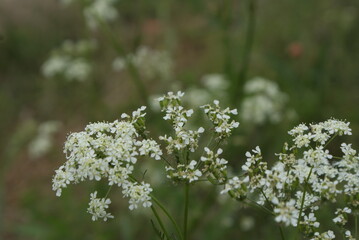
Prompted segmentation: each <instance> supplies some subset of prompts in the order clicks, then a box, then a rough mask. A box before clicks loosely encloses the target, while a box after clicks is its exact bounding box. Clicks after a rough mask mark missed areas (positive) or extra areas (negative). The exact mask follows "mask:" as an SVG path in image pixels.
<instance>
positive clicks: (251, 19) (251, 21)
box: [231, 0, 256, 106]
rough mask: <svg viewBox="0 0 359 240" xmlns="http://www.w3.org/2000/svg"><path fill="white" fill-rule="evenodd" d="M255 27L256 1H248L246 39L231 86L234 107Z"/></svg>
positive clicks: (245, 70)
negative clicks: (236, 73)
mask: <svg viewBox="0 0 359 240" xmlns="http://www.w3.org/2000/svg"><path fill="white" fill-rule="evenodd" d="M255 26H256V0H248V25H247V32H246V39H245V43H244V48H243V55H242V61H241V62H242V65H241V67H240V69H239V73H238V76H237V77H236V78H233V84H232V88H231V89H232V103H233V104H234V106H235V105H236V104H237V102H238V94H239V92H240V90H241V86H242V85H243V83H244V81H245V80H246V78H247V72H248V68H249V64H250V60H251V54H252V49H253V42H254V33H255Z"/></svg>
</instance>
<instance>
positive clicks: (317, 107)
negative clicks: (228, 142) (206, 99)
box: [0, 0, 359, 240]
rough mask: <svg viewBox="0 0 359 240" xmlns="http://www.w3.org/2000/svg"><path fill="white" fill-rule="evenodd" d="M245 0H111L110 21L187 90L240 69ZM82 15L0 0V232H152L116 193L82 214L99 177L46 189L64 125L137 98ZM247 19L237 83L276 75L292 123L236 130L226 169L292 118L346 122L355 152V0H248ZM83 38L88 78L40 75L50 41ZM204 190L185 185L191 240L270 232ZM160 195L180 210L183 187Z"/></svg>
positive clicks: (273, 233)
mask: <svg viewBox="0 0 359 240" xmlns="http://www.w3.org/2000/svg"><path fill="white" fill-rule="evenodd" d="M249 1H250V0H243V1H234V0H223V1H222V0H192V1H173V0H158V1H144V0H136V1H130V0H121V1H119V3H118V4H117V6H118V10H119V13H120V15H119V18H118V19H117V20H116V22H115V23H113V24H112V27H113V29H114V31H115V34H116V36H118V37H120V38H121V39H122V42H123V43H124V46H125V48H126V49H127V50H128V52H133V51H135V49H136V48H137V47H138V46H140V45H147V46H151V47H153V48H155V49H156V48H158V49H165V50H167V51H169V52H170V54H171V56H172V57H173V61H174V65H175V68H174V72H175V73H174V76H175V78H176V81H178V82H180V83H181V88H182V90H183V91H185V90H186V88H189V87H193V86H198V85H200V83H199V79H200V78H201V76H203V75H204V74H208V73H224V74H226V75H227V76H228V77H229V78H231V77H233V73H235V72H237V71H238V69H239V68H240V66H241V64H242V62H241V61H243V58H242V57H243V55H244V54H245V51H246V50H245V49H246V42H245V41H246V40H245V39H246V36H247V30H248V29H247V26H248V21H249V18H250V12H249V10H248V4H249ZM81 11H82V10H81V8H80V7H79V6H77V5H76V4H75V5H70V6H69V7H64V6H63V5H61V4H60V3H59V2H57V1H55V0H46V1H45V0H26V1H25V0H0V133H1V137H0V180H1V182H0V184H1V185H0V207H1V208H0V220H1V222H0V238H1V239H66V240H70V239H156V238H155V235H154V233H153V230H152V229H151V224H150V217H149V213H148V212H147V211H145V210H143V211H142V210H141V211H139V212H130V211H129V210H128V207H127V202H126V201H123V200H122V196H121V194H120V192H119V191H118V193H114V194H112V196H111V199H112V201H113V204H112V205H111V212H112V213H113V215H115V219H114V220H111V221H109V222H107V223H103V222H92V221H91V217H90V215H89V214H88V213H86V208H87V204H88V197H89V194H90V191H91V190H93V189H95V188H96V189H100V190H101V189H102V190H103V191H105V189H106V188H105V187H104V184H103V183H101V182H100V183H89V184H80V185H79V186H71V187H70V188H69V189H67V190H66V191H65V193H64V195H63V196H62V197H61V198H57V197H56V196H55V193H54V192H52V191H51V178H52V175H53V174H54V170H55V169H56V168H58V167H59V166H60V165H61V164H62V163H63V162H64V160H65V156H64V154H63V153H62V146H63V142H64V141H65V139H66V135H67V134H68V133H69V132H74V131H80V130H81V129H83V128H84V126H85V125H86V124H87V123H89V122H94V121H100V120H107V121H113V120H114V119H116V118H118V117H119V116H120V115H121V113H122V112H130V111H131V110H134V109H135V108H137V107H138V106H140V105H141V104H142V101H141V98H140V97H139V96H138V93H137V92H136V89H135V87H134V85H133V84H132V81H131V80H130V77H129V76H127V75H126V74H117V73H114V72H112V71H111V64H112V62H111V61H112V59H113V57H115V56H116V54H115V53H114V50H113V49H112V48H111V47H109V44H108V42H106V39H105V38H104V36H103V35H102V33H101V31H95V32H90V31H89V30H87V29H86V28H85V27H84V26H85V23H84V20H83V17H82V12H81ZM255 20H256V21H255V28H254V38H253V47H252V51H251V53H250V56H251V61H250V63H249V66H248V72H247V77H246V79H249V78H251V77H254V76H262V77H265V78H268V79H270V80H272V81H275V82H276V83H277V84H278V85H279V86H280V88H281V90H282V91H284V92H286V93H287V94H288V95H289V105H290V107H291V108H293V109H295V111H296V113H297V118H296V119H295V120H294V121H292V122H290V123H285V124H277V125H270V124H266V125H264V126H260V127H257V128H256V129H252V130H250V131H243V132H242V133H243V134H247V135H248V136H246V137H245V139H246V141H245V143H244V144H242V146H241V147H240V148H238V147H233V146H232V147H231V146H229V147H228V149H227V152H228V153H227V159H229V160H230V162H232V166H233V168H234V169H235V170H236V169H238V165H240V164H242V163H243V161H244V159H245V158H244V153H245V151H247V150H249V149H250V148H252V147H254V146H256V145H260V146H261V147H262V149H263V152H265V155H267V156H268V157H269V158H273V157H274V156H273V153H274V152H279V151H280V149H281V145H282V144H283V142H284V141H285V140H287V136H286V132H287V131H288V130H289V129H290V128H291V127H293V126H294V125H295V124H297V123H299V122H315V121H322V120H326V119H327V118H329V117H335V118H339V119H346V120H348V121H349V122H351V127H352V129H353V136H351V137H350V138H348V141H349V142H352V143H353V145H354V148H356V149H358V147H359V111H358V106H359V1H358V0H347V1H339V0H315V1H313V0H302V1H298V0H277V1H269V0H257V1H256V5H255ZM86 37H87V38H88V37H93V38H96V39H97V41H98V46H99V49H100V50H99V51H96V53H95V56H93V58H94V69H95V71H94V73H93V75H92V76H91V78H90V79H89V80H88V81H86V82H83V83H81V82H66V81H61V80H58V79H45V78H44V77H43V76H42V75H41V65H42V63H43V62H44V61H45V60H46V59H47V58H48V57H49V54H50V52H51V50H52V49H53V48H55V47H58V46H59V45H60V44H61V43H62V42H63V40H65V39H72V40H78V39H82V38H86ZM244 80H245V79H242V80H241V81H242V84H243V81H244ZM144 84H145V85H146V89H147V91H148V93H149V94H162V93H165V92H166V91H168V90H169V89H170V87H169V86H167V85H165V84H162V83H160V82H156V81H145V82H144ZM240 94H241V93H238V95H240ZM159 118H160V117H159V116H156V117H154V121H151V122H150V123H149V125H150V126H149V128H150V129H154V131H155V132H158V131H160V130H159V129H161V128H162V125H161V124H164V123H163V122H162V121H157V120H158V119H159ZM48 120H57V121H60V122H61V123H62V124H61V128H60V130H59V131H58V133H57V134H56V135H55V136H54V146H53V147H52V149H51V151H50V152H49V153H48V154H46V155H45V156H43V157H41V158H39V159H31V158H30V157H29V155H28V144H29V142H30V141H31V139H32V138H33V137H34V135H35V134H36V128H37V126H38V125H39V124H40V123H41V122H44V121H48ZM239 121H240V116H239ZM240 127H241V126H240ZM240 133H241V132H239V134H240ZM206 188H212V187H201V186H199V187H198V188H194V189H195V190H194V193H193V196H192V197H193V202H192V204H193V206H194V207H193V208H192V209H191V211H190V214H191V215H192V216H191V217H192V218H191V219H192V221H191V222H190V226H191V228H190V229H191V230H192V232H191V233H192V236H193V239H278V238H279V237H278V236H279V235H278V229H277V228H276V225H275V224H274V223H273V220H272V219H271V217H269V216H266V215H263V214H262V213H260V212H257V211H255V210H249V209H243V208H242V207H241V206H239V205H238V204H237V203H232V202H226V201H227V200H226V199H224V200H223V199H222V200H216V198H217V197H216V196H217V193H216V190H215V189H211V190H205V189H206ZM168 193H171V195H170V196H168V195H169V194H168ZM158 195H159V196H160V198H161V199H164V202H166V204H167V205H169V206H170V207H172V209H177V208H178V206H181V193H180V192H178V193H177V192H176V191H172V188H171V186H170V184H169V183H165V184H162V186H161V187H160V188H159V190H158ZM174 212H175V213H176V211H175V210H174ZM178 214H179V213H178ZM253 223H254V227H253ZM246 224H247V225H246ZM287 234H289V236H290V234H291V230H290V229H289V230H287ZM289 239H290V238H289Z"/></svg>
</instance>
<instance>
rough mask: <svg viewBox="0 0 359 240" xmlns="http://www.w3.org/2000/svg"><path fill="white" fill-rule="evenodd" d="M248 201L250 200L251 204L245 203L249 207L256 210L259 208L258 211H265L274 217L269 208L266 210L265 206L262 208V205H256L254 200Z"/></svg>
mask: <svg viewBox="0 0 359 240" xmlns="http://www.w3.org/2000/svg"><path fill="white" fill-rule="evenodd" d="M248 200H249V201H250V202H244V203H245V204H247V205H248V206H251V207H254V208H258V209H260V210H262V211H264V212H265V213H268V214H270V215H274V213H273V212H272V211H271V210H269V209H268V208H266V207H264V206H262V205H259V204H258V203H256V202H255V201H253V200H251V199H249V198H248Z"/></svg>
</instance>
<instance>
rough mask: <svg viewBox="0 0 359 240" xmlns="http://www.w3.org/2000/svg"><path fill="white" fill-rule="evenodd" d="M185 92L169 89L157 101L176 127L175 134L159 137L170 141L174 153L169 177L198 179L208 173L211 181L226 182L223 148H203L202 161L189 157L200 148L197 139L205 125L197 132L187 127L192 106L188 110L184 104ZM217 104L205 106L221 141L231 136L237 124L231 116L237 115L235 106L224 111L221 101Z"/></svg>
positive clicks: (168, 168)
mask: <svg viewBox="0 0 359 240" xmlns="http://www.w3.org/2000/svg"><path fill="white" fill-rule="evenodd" d="M183 95H184V93H182V92H177V93H176V94H174V93H173V92H169V93H168V94H167V95H165V96H163V97H160V98H159V99H158V101H159V102H160V106H161V109H162V112H164V113H165V116H164V117H163V118H164V119H165V120H168V121H170V122H171V124H172V127H173V129H174V132H175V134H174V136H167V135H165V136H160V140H164V141H165V142H166V144H167V147H166V149H167V153H168V154H174V155H175V158H176V159H177V161H176V166H175V167H174V166H167V167H166V171H167V177H168V178H170V179H172V180H174V181H187V182H193V181H197V180H198V179H199V177H201V176H206V177H207V178H208V180H210V181H214V180H217V181H218V182H224V181H225V179H226V177H227V176H226V172H225V170H226V168H227V160H225V159H223V158H221V157H220V156H219V155H220V154H222V152H223V150H222V149H220V148H218V149H216V153H215V152H214V151H212V150H210V149H209V148H208V147H205V148H204V149H203V150H204V151H203V152H204V153H206V154H205V155H203V154H202V155H203V156H201V161H200V162H197V161H195V160H192V161H190V160H189V154H190V152H195V151H196V150H197V149H198V140H199V136H200V134H201V133H203V132H204V128H202V127H200V128H199V129H198V130H197V131H193V130H187V129H185V124H186V123H187V122H188V119H189V118H190V117H191V116H192V114H193V110H192V109H189V110H187V109H185V108H184V107H183V106H182V105H181V98H182V97H183ZM215 104H216V105H215V107H212V106H210V105H206V106H203V107H202V108H204V109H205V112H206V113H207V115H208V116H209V119H210V120H211V121H212V122H213V123H214V124H215V127H216V131H214V134H215V135H216V136H218V137H219V139H218V141H221V140H223V139H224V138H225V137H228V136H229V135H230V133H231V131H232V130H233V129H234V128H235V127H237V126H238V124H239V123H238V122H235V121H234V120H232V119H231V117H230V115H235V114H236V113H237V112H236V110H235V109H233V110H230V109H229V108H227V109H224V110H221V109H220V108H219V105H218V101H215Z"/></svg>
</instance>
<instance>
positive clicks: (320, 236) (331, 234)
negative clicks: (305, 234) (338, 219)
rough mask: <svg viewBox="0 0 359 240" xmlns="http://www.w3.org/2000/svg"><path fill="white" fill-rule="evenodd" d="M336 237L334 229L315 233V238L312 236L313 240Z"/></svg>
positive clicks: (330, 239) (325, 239) (328, 239)
mask: <svg viewBox="0 0 359 240" xmlns="http://www.w3.org/2000/svg"><path fill="white" fill-rule="evenodd" d="M332 239H335V234H334V232H333V231H330V230H329V231H327V232H324V233H322V234H320V233H318V232H316V233H315V234H314V238H311V240H332Z"/></svg>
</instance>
